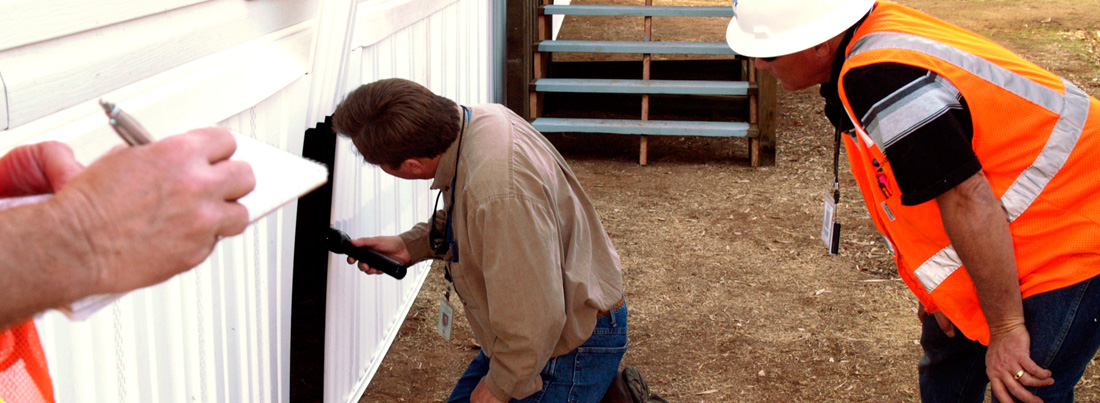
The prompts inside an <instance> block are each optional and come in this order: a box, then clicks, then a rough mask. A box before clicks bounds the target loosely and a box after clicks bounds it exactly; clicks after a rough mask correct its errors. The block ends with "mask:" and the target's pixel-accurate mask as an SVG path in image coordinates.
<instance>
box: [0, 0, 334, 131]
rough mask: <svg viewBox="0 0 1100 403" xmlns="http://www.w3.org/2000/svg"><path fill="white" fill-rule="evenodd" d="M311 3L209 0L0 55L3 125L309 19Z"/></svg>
mask: <svg viewBox="0 0 1100 403" xmlns="http://www.w3.org/2000/svg"><path fill="white" fill-rule="evenodd" d="M316 1H317V0H311V1H293V0H265V1H237V0H234V1H229V0H224V1H223V0H219V1H209V2H203V3H199V4H196V5H194V6H191V7H184V8H181V9H176V10H173V11H169V12H163V13H159V14H154V15H150V16H147V17H143V18H138V19H135V20H130V21H126V22H123V23H118V24H114V25H109V26H104V27H102V28H98V29H94V30H89V31H84V32H81V33H77V34H73V35H68V36H64V37H59V38H55V39H52V40H49V41H44V42H39V43H35V44H33V45H29V46H22V47H18V48H14V49H9V50H5V51H2V52H0V72H3V74H4V80H5V83H6V85H7V94H8V126H9V127H13V128H14V127H19V126H20V125H23V124H26V123H28V122H30V121H32V120H35V119H39V118H41V117H44V116H46V115H49V114H52V113H54V112H57V111H59V110H62V109H65V108H67V107H70V106H73V105H76V104H78V103H81V102H87V101H90V100H94V99H95V98H97V97H99V96H100V95H101V94H103V93H106V92H110V91H113V90H116V89H118V88H121V87H124V86H126V85H129V84H131V83H134V82H137V81H139V80H142V79H146V78H149V77H152V76H154V75H157V74H160V73H162V72H164V71H166V70H169V69H172V68H175V67H177V66H181V65H183V64H186V63H188V62H191V61H194V60H197V59H199V58H201V57H204V56H207V55H211V54H214V53H218V52H220V51H223V50H225V49H229V48H232V47H234V46H237V45H240V44H243V43H247V42H249V41H251V40H254V39H256V38H259V37H263V36H265V35H267V34H270V33H272V32H277V31H280V30H282V29H285V28H287V27H291V26H294V25H297V24H300V23H302V22H306V21H311V20H313V16H314V14H315V12H316V9H315V8H316V7H315V5H316Z"/></svg>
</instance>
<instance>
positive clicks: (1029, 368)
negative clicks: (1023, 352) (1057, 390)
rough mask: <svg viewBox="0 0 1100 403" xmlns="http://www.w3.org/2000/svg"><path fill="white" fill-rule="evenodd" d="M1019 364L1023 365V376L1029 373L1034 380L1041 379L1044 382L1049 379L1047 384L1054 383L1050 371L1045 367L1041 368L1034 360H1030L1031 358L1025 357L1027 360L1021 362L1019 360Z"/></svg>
mask: <svg viewBox="0 0 1100 403" xmlns="http://www.w3.org/2000/svg"><path fill="white" fill-rule="evenodd" d="M1020 366H1022V367H1023V369H1024V373H1025V376H1027V375H1030V376H1031V377H1032V378H1035V379H1036V380H1039V381H1043V382H1046V381H1047V380H1049V381H1050V383H1049V384H1047V385H1051V384H1054V378H1053V377H1052V375H1053V374H1052V373H1051V372H1050V370H1049V369H1046V368H1043V367H1040V366H1039V364H1036V363H1035V361H1032V360H1031V359H1027V360H1024V361H1023V362H1021V363H1020ZM1047 385H1043V386H1047Z"/></svg>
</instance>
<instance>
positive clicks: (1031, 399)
mask: <svg viewBox="0 0 1100 403" xmlns="http://www.w3.org/2000/svg"><path fill="white" fill-rule="evenodd" d="M1009 379H1012V377H1011V376H1009ZM1005 386H1007V387H1008V391H1009V392H1011V394H1012V396H1014V397H1016V399H1017V400H1019V401H1021V402H1024V403H1043V399H1040V398H1039V397H1038V396H1035V395H1033V394H1031V392H1030V391H1028V390H1027V389H1026V388H1024V385H1023V384H1021V383H1019V382H1011V383H1007V382H1006V383H1005ZM998 399H1000V398H998ZM1001 401H1002V402H1011V401H1013V400H1012V399H1001Z"/></svg>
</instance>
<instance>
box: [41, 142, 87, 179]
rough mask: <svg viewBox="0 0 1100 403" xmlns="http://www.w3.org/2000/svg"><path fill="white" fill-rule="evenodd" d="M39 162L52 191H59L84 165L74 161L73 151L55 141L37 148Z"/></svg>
mask: <svg viewBox="0 0 1100 403" xmlns="http://www.w3.org/2000/svg"><path fill="white" fill-rule="evenodd" d="M39 152H40V156H39V161H40V162H41V163H42V171H43V172H44V173H45V174H46V179H47V180H48V181H49V185H50V188H51V190H52V191H54V192H56V191H58V190H60V189H61V188H62V187H63V186H65V184H66V183H68V182H69V179H72V177H74V176H76V175H77V174H79V173H80V172H81V171H83V170H84V165H83V164H81V163H79V162H77V161H76V157H75V156H74V155H73V149H72V148H69V146H68V145H65V144H64V143H60V142H56V141H47V142H45V143H42V147H41V148H39Z"/></svg>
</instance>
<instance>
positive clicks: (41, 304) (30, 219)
mask: <svg viewBox="0 0 1100 403" xmlns="http://www.w3.org/2000/svg"><path fill="white" fill-rule="evenodd" d="M59 210H60V206H59V203H57V201H55V200H48V201H45V202H42V203H38V204H31V205H25V206H20V207H15V208H12V209H9V210H4V211H0V256H3V258H2V259H0V290H4V292H0V328H6V327H8V326H10V325H13V324H16V323H18V322H20V321H22V320H25V319H28V318H30V317H31V316H33V315H34V314H35V313H38V312H40V311H43V310H46V309H49V308H54V307H58V306H61V305H63V304H66V303H69V302H72V301H75V300H77V299H79V298H81V297H84V296H87V295H90V294H91V292H90V289H91V287H92V284H94V280H93V278H94V273H93V271H92V270H88V269H87V265H86V263H87V260H88V257H89V256H91V255H92V254H91V250H90V249H89V246H88V243H87V242H86V241H85V239H83V238H84V237H85V235H83V233H82V232H81V231H77V230H75V229H74V228H73V226H74V223H71V222H69V219H68V217H67V216H66V215H65V214H61V213H60V211H59Z"/></svg>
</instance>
